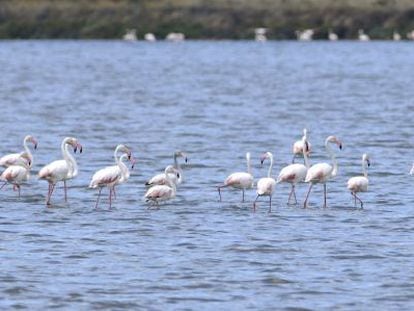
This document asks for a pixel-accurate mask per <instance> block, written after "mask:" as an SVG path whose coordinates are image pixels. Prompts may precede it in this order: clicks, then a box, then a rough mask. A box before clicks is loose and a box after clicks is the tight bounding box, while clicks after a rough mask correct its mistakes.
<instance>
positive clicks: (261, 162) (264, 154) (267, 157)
mask: <svg viewBox="0 0 414 311" xmlns="http://www.w3.org/2000/svg"><path fill="white" fill-rule="evenodd" d="M272 157H273V155H272V153H271V152H265V153H263V154H262V156H261V157H260V164H261V165H263V162H264V161H265V160H266V159H269V158H272Z"/></svg>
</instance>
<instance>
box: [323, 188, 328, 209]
mask: <svg viewBox="0 0 414 311" xmlns="http://www.w3.org/2000/svg"><path fill="white" fill-rule="evenodd" d="M323 207H324V208H326V207H328V206H327V204H326V184H323Z"/></svg>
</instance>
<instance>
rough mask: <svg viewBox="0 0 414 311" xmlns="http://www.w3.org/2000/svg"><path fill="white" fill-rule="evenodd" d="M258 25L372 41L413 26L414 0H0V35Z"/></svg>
mask: <svg viewBox="0 0 414 311" xmlns="http://www.w3.org/2000/svg"><path fill="white" fill-rule="evenodd" d="M255 27H266V28H268V29H269V32H268V37H269V38H272V39H292V38H295V30H298V29H299V30H300V29H306V28H313V29H314V30H315V36H314V37H315V38H316V39H317V38H325V37H326V35H327V33H328V30H329V29H332V30H333V31H335V32H336V33H337V34H338V35H339V37H340V38H355V37H356V34H357V32H358V29H360V28H363V29H365V32H366V33H367V34H369V35H370V36H371V37H372V38H374V39H375V38H377V39H386V38H390V37H391V35H392V33H393V31H398V32H400V33H401V34H402V35H403V36H405V34H406V33H407V32H408V31H411V30H412V29H414V1H412V0H0V38H98V39H99V38H120V37H121V36H122V35H123V34H124V33H125V30H126V29H127V28H135V29H137V32H138V36H139V37H142V36H143V34H144V33H146V32H152V33H154V34H155V35H156V36H157V37H160V38H163V37H165V35H166V34H167V33H169V32H183V33H185V35H186V36H187V37H188V38H194V39H204V38H208V39H247V38H252V37H253V29H254V28H255Z"/></svg>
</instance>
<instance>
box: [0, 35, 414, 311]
mask: <svg viewBox="0 0 414 311" xmlns="http://www.w3.org/2000/svg"><path fill="white" fill-rule="evenodd" d="M413 54H414V45H413V44H412V43H410V42H398V43H392V42H368V43H359V42H334V43H331V42H312V43H299V42H268V43H266V44H258V43H255V42H184V43H180V44H172V43H161V42H157V43H155V44H148V43H143V42H138V43H130V42H121V41H2V42H0V67H1V75H0V86H1V91H0V107H1V142H2V143H1V145H0V153H1V154H6V153H9V152H17V151H19V150H21V149H22V146H21V141H22V139H23V137H24V136H25V135H26V134H32V135H34V136H35V137H36V138H37V139H38V141H39V148H38V150H37V151H35V153H34V168H33V173H32V178H31V180H30V182H29V183H28V184H27V185H25V186H24V187H23V189H22V198H21V199H20V200H19V199H17V197H16V193H14V192H13V191H12V189H11V188H12V187H11V186H7V187H5V188H3V189H2V190H1V193H0V195H1V201H0V211H1V213H0V308H1V309H10V308H16V309H31V310H32V309H44V308H46V307H48V308H56V309H76V310H87V309H88V310H89V309H110V310H121V309H148V310H190V309H194V310H217V309H221V310H230V309H234V310H241V309H245V310H247V309H248V310H254V309H256V310H275V309H278V310H295V309H303V310H305V309H309V310H332V309H341V310H378V309H387V310H412V309H413V308H414V242H413V231H414V210H413V206H414V194H413V189H414V188H413V186H414V178H413V177H412V176H409V175H408V172H409V170H410V167H411V164H412V161H413V160H414V148H413V147H414V140H413V135H414V131H413V111H414V102H413V98H414V88H413V87H412V80H413V68H414V58H413V57H412V55H413ZM304 127H307V128H308V129H309V130H310V141H311V143H312V146H313V153H312V157H311V162H312V163H316V162H319V161H328V158H327V155H326V154H325V152H324V147H323V143H324V139H325V137H326V136H327V135H331V134H334V135H337V136H338V137H339V138H340V139H341V140H342V142H343V145H344V149H343V150H342V151H339V150H338V152H337V157H338V162H339V175H338V176H337V177H336V178H335V179H334V180H332V181H331V182H329V184H328V191H329V194H328V205H329V207H328V208H327V209H323V208H322V202H323V197H322V195H323V193H322V191H321V190H322V189H321V188H322V187H321V186H320V185H319V186H316V187H314V191H313V192H312V194H311V197H310V207H309V208H308V209H302V208H301V206H300V205H298V206H288V205H287V204H286V201H287V196H288V193H289V187H288V186H287V185H278V186H277V189H276V192H275V195H274V207H273V210H272V212H271V213H269V212H268V208H267V202H266V199H263V200H261V201H260V203H259V208H258V210H257V212H256V213H253V212H252V205H251V202H252V200H253V199H254V197H255V192H254V190H250V191H248V192H247V193H246V199H247V202H246V203H241V202H240V200H241V193H240V192H239V191H231V190H228V189H225V190H224V192H223V202H221V203H220V202H218V194H217V191H216V186H217V185H218V184H220V183H221V182H222V181H223V180H224V178H225V177H226V176H227V175H228V174H230V173H231V172H235V171H240V170H245V168H246V163H245V152H247V151H250V152H251V153H252V158H253V171H254V176H255V177H256V180H257V178H259V177H263V176H265V174H266V172H267V165H265V167H260V161H259V157H260V154H261V153H263V152H265V151H271V152H273V153H274V156H275V167H274V171H273V174H274V175H276V176H277V174H278V172H279V170H280V168H281V167H282V166H284V165H287V164H288V163H289V162H290V160H291V153H290V152H291V146H292V143H293V142H294V141H295V140H297V139H300V137H301V135H302V129H303V128H304ZM68 135H71V136H76V137H77V138H79V140H80V142H81V143H82V144H83V146H84V152H83V153H82V154H81V155H76V158H77V159H78V164H79V167H80V174H79V176H78V178H76V179H74V180H72V181H70V182H69V185H70V189H69V203H67V204H66V203H65V202H64V200H63V190H62V188H61V187H59V188H58V189H57V190H56V192H55V194H54V196H53V197H52V201H53V207H52V208H47V207H45V194H46V192H47V183H46V182H44V181H39V180H37V178H36V173H37V172H38V171H39V169H40V168H41V167H42V166H43V165H45V164H47V163H48V162H50V161H52V160H55V159H59V158H61V154H60V142H61V140H62V139H63V138H64V137H65V136H68ZM118 143H125V144H128V145H129V146H131V147H132V149H133V153H134V155H135V157H136V158H137V160H138V162H137V165H136V169H134V170H133V172H132V175H131V178H130V181H129V182H128V183H127V184H125V185H122V186H120V187H119V188H118V191H117V194H118V198H117V200H116V202H115V204H114V208H113V209H112V210H108V208H107V199H106V197H105V198H104V200H102V201H101V205H100V208H99V209H98V210H95V209H94V208H93V207H94V203H95V199H96V195H97V191H93V190H89V189H87V185H88V183H89V180H90V178H91V176H92V174H93V172H94V171H96V170H97V169H99V168H102V167H104V166H107V165H112V163H113V156H112V154H113V149H114V147H115V146H116V145H117V144H118ZM178 149H181V150H184V151H186V152H187V153H188V154H189V163H188V164H187V165H186V166H185V168H184V177H185V182H184V183H183V184H182V185H181V186H180V188H179V190H178V195H177V198H176V199H175V200H174V201H172V202H169V203H167V204H162V205H161V208H160V209H159V210H147V205H146V204H145V203H144V202H143V200H142V196H143V195H144V193H145V188H144V186H143V184H144V182H145V180H146V179H148V178H149V177H151V176H152V175H153V174H155V173H157V172H161V171H162V170H163V168H164V167H165V166H166V165H168V164H170V163H171V162H172V153H173V151H174V150H178ZM364 152H368V153H369V154H370V155H371V163H372V166H371V168H370V170H369V177H370V189H369V192H367V193H363V194H361V197H362V199H363V200H364V201H365V206H364V209H363V210H361V209H355V208H354V206H353V200H352V198H351V195H350V194H349V193H348V192H347V190H346V181H347V179H348V178H349V177H351V176H354V175H356V174H360V172H361V165H360V162H361V160H360V158H361V155H362V153H364ZM306 189H307V185H299V186H298V198H299V201H300V202H303V197H304V194H305V192H306ZM105 191H106V190H105ZM104 194H105V195H106V194H107V192H104Z"/></svg>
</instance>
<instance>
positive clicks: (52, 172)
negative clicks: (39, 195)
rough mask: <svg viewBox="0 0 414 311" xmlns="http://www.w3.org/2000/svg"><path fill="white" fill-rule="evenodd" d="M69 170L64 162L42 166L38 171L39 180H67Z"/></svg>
mask: <svg viewBox="0 0 414 311" xmlns="http://www.w3.org/2000/svg"><path fill="white" fill-rule="evenodd" d="M69 170H70V168H69V167H68V165H67V163H66V161H65V160H57V161H53V162H52V163H49V164H48V165H46V166H44V167H43V168H42V169H41V170H40V171H39V178H40V179H46V180H50V181H52V182H57V181H60V180H65V179H67V176H68V173H69Z"/></svg>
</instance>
